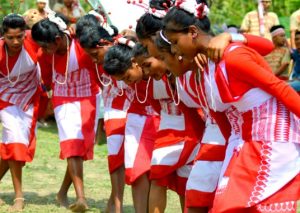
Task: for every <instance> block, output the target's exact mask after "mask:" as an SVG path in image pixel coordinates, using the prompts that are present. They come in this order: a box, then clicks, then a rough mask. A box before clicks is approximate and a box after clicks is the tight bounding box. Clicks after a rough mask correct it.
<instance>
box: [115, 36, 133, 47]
mask: <svg viewBox="0 0 300 213" xmlns="http://www.w3.org/2000/svg"><path fill="white" fill-rule="evenodd" d="M115 44H123V45H126V46H128V47H130V48H131V49H133V48H134V46H135V42H134V41H132V40H130V39H127V38H125V37H119V38H117V39H116V40H115Z"/></svg>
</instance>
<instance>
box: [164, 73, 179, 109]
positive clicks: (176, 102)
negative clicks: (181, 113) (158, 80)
mask: <svg viewBox="0 0 300 213" xmlns="http://www.w3.org/2000/svg"><path fill="white" fill-rule="evenodd" d="M167 84H168V87H169V90H170V93H171V96H172V100H173V102H174V104H175V106H178V105H179V103H180V96H179V89H178V88H179V87H178V82H177V78H176V79H175V84H176V89H175V90H176V92H177V101H176V100H175V95H174V93H173V89H172V87H171V84H170V81H169V78H167Z"/></svg>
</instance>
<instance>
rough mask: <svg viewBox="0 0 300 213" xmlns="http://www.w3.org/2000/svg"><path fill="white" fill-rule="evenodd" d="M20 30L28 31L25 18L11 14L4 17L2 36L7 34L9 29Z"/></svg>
mask: <svg viewBox="0 0 300 213" xmlns="http://www.w3.org/2000/svg"><path fill="white" fill-rule="evenodd" d="M17 28H20V29H21V30H22V31H24V30H26V22H25V20H24V18H23V17H22V16H20V15H18V14H10V15H7V16H5V17H4V19H3V22H2V30H1V31H2V32H1V33H2V34H4V33H7V31H8V29H17Z"/></svg>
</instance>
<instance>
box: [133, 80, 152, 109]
mask: <svg viewBox="0 0 300 213" xmlns="http://www.w3.org/2000/svg"><path fill="white" fill-rule="evenodd" d="M150 80H151V77H149V78H148V81H147V86H146V96H145V99H144V100H142V101H141V100H140V99H139V96H138V91H137V87H136V83H135V84H134V89H135V96H136V99H137V100H138V102H139V103H141V104H144V103H145V102H146V101H147V98H148V88H149V84H150Z"/></svg>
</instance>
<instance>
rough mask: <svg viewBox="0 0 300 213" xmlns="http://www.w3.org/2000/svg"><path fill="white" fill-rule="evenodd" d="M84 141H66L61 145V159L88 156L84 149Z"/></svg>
mask: <svg viewBox="0 0 300 213" xmlns="http://www.w3.org/2000/svg"><path fill="white" fill-rule="evenodd" d="M84 147H85V145H84V140H82V139H71V140H65V141H63V142H61V143H60V155H59V157H60V159H62V160H64V159H66V158H70V157H83V158H84V156H86V152H85V149H84Z"/></svg>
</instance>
